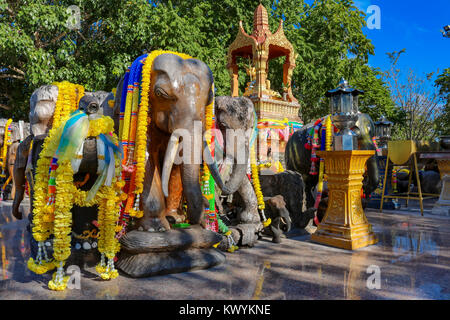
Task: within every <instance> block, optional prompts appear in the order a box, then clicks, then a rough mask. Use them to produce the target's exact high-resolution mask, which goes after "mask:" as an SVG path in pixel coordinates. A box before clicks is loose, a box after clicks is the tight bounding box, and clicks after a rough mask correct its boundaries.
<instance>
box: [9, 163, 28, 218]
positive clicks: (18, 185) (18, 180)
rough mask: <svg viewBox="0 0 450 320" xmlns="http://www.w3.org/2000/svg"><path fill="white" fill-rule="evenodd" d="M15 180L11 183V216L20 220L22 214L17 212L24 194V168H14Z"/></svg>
mask: <svg viewBox="0 0 450 320" xmlns="http://www.w3.org/2000/svg"><path fill="white" fill-rule="evenodd" d="M14 171H15V172H14V173H15V179H14V181H13V186H14V187H15V188H14V198H13V204H12V214H13V216H14V217H15V218H16V219H18V220H21V219H22V217H23V215H22V212H21V211H20V210H19V207H20V203H21V202H22V200H23V196H24V194H25V183H26V179H25V168H15V169H14Z"/></svg>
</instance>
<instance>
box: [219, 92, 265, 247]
mask: <svg viewBox="0 0 450 320" xmlns="http://www.w3.org/2000/svg"><path fill="white" fill-rule="evenodd" d="M215 114H216V118H217V128H218V129H219V130H220V133H221V134H219V135H218V136H219V138H218V139H216V159H217V162H218V164H219V171H220V176H221V177H222V180H223V182H224V184H225V186H224V187H225V189H226V191H227V192H228V193H229V194H232V195H233V196H232V197H223V196H224V195H227V194H226V193H224V192H223V188H220V186H219V191H218V193H217V195H216V205H217V207H218V208H219V212H220V213H221V214H222V216H223V215H224V213H225V212H226V211H230V210H229V209H230V208H231V207H234V208H236V210H235V214H236V219H234V221H232V222H231V225H232V228H236V229H238V230H239V232H238V233H234V236H233V237H237V238H238V239H235V241H236V242H237V243H238V244H239V245H241V246H242V245H244V246H245V245H248V246H253V245H254V244H255V243H256V241H257V240H258V238H259V235H260V233H261V232H262V230H263V225H262V222H261V217H260V215H259V212H258V200H257V197H256V194H255V191H254V188H253V186H252V183H251V182H250V180H249V178H248V176H247V170H248V168H249V154H250V147H251V144H252V143H254V142H255V139H256V133H257V132H256V124H257V122H256V121H257V119H256V113H255V109H254V106H253V102H252V101H251V100H250V99H248V98H246V97H230V96H220V97H217V98H216V104H215ZM220 137H222V138H220ZM239 140H240V141H239ZM238 141H239V142H238ZM237 146H239V147H237ZM222 153H223V158H220V157H221V156H222ZM217 157H219V158H217ZM220 189H222V192H221V191H220ZM228 200H230V202H231V203H230V202H228Z"/></svg>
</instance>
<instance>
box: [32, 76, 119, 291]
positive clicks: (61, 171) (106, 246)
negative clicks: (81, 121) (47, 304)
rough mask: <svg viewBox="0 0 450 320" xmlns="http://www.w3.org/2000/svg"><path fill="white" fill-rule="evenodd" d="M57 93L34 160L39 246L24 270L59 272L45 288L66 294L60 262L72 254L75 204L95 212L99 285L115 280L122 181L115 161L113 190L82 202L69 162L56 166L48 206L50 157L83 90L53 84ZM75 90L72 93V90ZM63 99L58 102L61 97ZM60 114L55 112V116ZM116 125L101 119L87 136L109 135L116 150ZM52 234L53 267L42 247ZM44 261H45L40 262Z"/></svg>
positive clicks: (103, 190)
mask: <svg viewBox="0 0 450 320" xmlns="http://www.w3.org/2000/svg"><path fill="white" fill-rule="evenodd" d="M57 85H58V88H59V93H58V101H59V100H64V102H61V101H60V103H57V107H56V110H55V115H56V116H55V117H54V124H60V126H59V127H53V128H52V129H51V130H50V132H49V136H48V137H47V138H46V139H45V141H44V146H43V151H42V153H41V157H40V159H39V160H38V164H37V169H36V184H35V196H34V210H33V225H34V226H33V237H34V239H35V240H36V241H38V255H37V257H36V261H35V260H34V259H33V258H30V260H29V261H28V268H29V269H30V270H32V271H33V272H36V273H38V274H42V273H45V272H47V271H50V270H52V269H54V268H55V267H57V268H58V270H57V272H56V273H55V274H54V275H53V278H52V280H50V282H49V284H48V286H49V288H50V289H52V290H64V289H65V288H66V285H67V281H68V278H69V277H66V276H64V269H63V266H64V262H65V260H66V259H67V258H68V257H69V256H70V250H71V236H70V233H71V226H72V214H71V212H70V210H71V208H72V206H73V204H77V205H79V206H93V205H98V206H99V219H98V221H99V230H100V231H99V238H100V239H99V251H100V252H101V253H102V261H103V262H104V256H105V255H106V257H107V258H108V264H107V265H106V267H105V270H103V272H102V273H101V277H102V278H103V279H113V278H115V277H117V275H118V273H117V270H115V268H114V262H113V259H114V256H115V254H116V253H117V252H118V250H119V248H120V246H119V242H118V240H117V239H116V238H115V231H116V222H117V218H118V215H119V208H120V206H119V204H120V201H121V200H120V199H121V197H120V196H121V195H120V193H121V188H122V186H123V183H121V182H119V181H117V177H118V176H120V173H121V166H120V159H117V157H116V159H115V168H116V170H115V175H116V178H114V179H113V183H112V185H111V186H102V187H101V188H100V189H99V191H98V192H97V195H96V196H95V197H94V199H92V200H90V201H86V196H87V191H82V190H79V189H77V188H76V186H75V185H74V184H73V170H72V166H71V162H70V160H65V161H58V168H57V170H56V189H57V192H56V199H55V200H56V201H55V203H54V207H53V209H52V207H50V206H47V205H46V204H47V184H48V179H49V170H48V168H49V165H50V163H51V157H52V156H53V154H54V153H55V151H56V149H57V148H58V144H59V140H60V137H61V133H62V131H63V127H64V124H65V121H66V120H67V118H68V116H69V115H70V113H71V112H72V111H73V109H76V105H78V102H79V99H80V98H81V96H80V94H83V93H84V90H82V87H80V86H77V85H72V84H70V83H62V84H57ZM73 89H75V90H73ZM61 95H62V96H61ZM56 111H58V112H56ZM113 128H114V122H113V121H112V119H110V118H109V117H101V118H99V119H96V120H92V123H90V127H89V133H88V135H89V136H98V135H99V134H101V133H103V134H108V135H110V137H112V141H113V143H114V144H116V145H117V144H118V139H117V137H116V136H115V134H113ZM51 233H53V234H54V241H53V249H54V255H53V257H54V258H55V261H53V260H49V259H48V257H47V253H46V250H45V246H44V245H43V241H45V240H46V239H47V238H48V237H49V235H50V234H51ZM42 256H45V259H44V258H43V257H42Z"/></svg>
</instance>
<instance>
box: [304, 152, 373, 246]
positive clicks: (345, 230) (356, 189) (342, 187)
mask: <svg viewBox="0 0 450 320" xmlns="http://www.w3.org/2000/svg"><path fill="white" fill-rule="evenodd" d="M317 154H318V155H319V157H321V158H324V160H325V170H326V173H327V176H328V199H329V200H328V208H327V211H326V212H325V216H324V218H323V220H322V222H321V223H320V224H319V226H318V228H317V231H316V232H315V233H314V234H312V235H311V240H312V241H314V242H318V243H322V244H326V245H329V246H333V247H337V248H342V249H347V250H354V249H358V248H362V247H366V246H369V245H371V244H375V243H377V242H378V239H377V237H376V235H375V234H374V233H373V231H372V225H370V224H369V223H368V221H367V218H366V215H365V214H364V210H363V208H362V205H361V188H362V181H363V173H364V165H365V163H366V161H367V159H369V158H370V157H371V156H373V154H374V151H373V150H352V151H318V152H317Z"/></svg>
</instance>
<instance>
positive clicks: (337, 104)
mask: <svg viewBox="0 0 450 320" xmlns="http://www.w3.org/2000/svg"><path fill="white" fill-rule="evenodd" d="M363 93H364V92H363V91H360V90H358V89H355V88H351V87H350V86H349V85H348V82H347V81H346V80H345V79H344V78H341V81H340V82H339V86H338V87H337V88H336V89H333V90H330V91H327V93H326V94H325V96H326V97H329V98H330V112H331V118H332V121H333V124H334V125H335V126H336V127H337V128H338V129H339V132H338V133H337V134H336V135H335V137H334V143H333V146H334V150H356V149H358V141H357V136H356V134H355V133H354V132H353V131H352V130H351V128H353V127H354V126H355V123H356V121H357V120H358V96H359V95H360V94H363Z"/></svg>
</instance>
